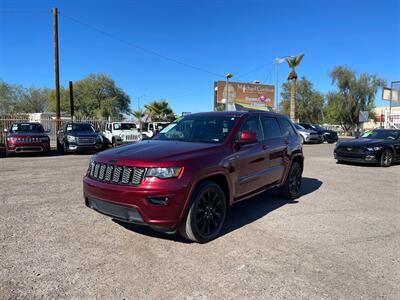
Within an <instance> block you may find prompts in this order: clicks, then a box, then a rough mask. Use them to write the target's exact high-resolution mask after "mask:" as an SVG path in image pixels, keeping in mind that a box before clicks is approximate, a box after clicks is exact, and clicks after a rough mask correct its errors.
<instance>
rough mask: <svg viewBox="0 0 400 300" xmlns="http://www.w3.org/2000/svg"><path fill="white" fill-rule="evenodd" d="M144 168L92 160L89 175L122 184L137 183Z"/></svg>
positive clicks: (141, 177)
mask: <svg viewBox="0 0 400 300" xmlns="http://www.w3.org/2000/svg"><path fill="white" fill-rule="evenodd" d="M144 172H145V169H144V168H136V167H127V166H117V165H112V164H103V163H99V162H92V163H91V164H90V172H89V176H90V177H91V178H93V179H96V180H98V181H104V182H111V183H116V184H124V185H139V184H140V183H141V182H142V179H143V175H144Z"/></svg>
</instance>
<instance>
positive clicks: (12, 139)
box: [7, 137, 17, 141]
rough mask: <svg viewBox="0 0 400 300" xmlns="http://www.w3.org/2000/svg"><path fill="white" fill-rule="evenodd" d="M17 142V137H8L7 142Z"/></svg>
mask: <svg viewBox="0 0 400 300" xmlns="http://www.w3.org/2000/svg"><path fill="white" fill-rule="evenodd" d="M16 140H17V138H15V137H8V138H7V141H16Z"/></svg>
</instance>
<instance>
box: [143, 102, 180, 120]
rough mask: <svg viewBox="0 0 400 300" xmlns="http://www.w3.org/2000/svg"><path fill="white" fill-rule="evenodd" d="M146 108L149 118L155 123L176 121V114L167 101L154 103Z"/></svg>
mask: <svg viewBox="0 0 400 300" xmlns="http://www.w3.org/2000/svg"><path fill="white" fill-rule="evenodd" d="M144 107H145V108H146V113H147V115H148V117H149V118H150V119H151V120H153V121H156V122H157V121H167V122H171V121H173V120H174V119H175V115H174V112H173V110H172V109H171V108H170V106H169V104H168V102H167V101H166V100H159V101H153V102H150V103H148V104H146V105H145V106H144Z"/></svg>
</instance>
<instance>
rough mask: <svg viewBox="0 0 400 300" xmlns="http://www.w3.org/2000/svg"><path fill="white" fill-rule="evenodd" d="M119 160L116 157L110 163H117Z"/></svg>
mask: <svg viewBox="0 0 400 300" xmlns="http://www.w3.org/2000/svg"><path fill="white" fill-rule="evenodd" d="M116 162H117V160H116V159H110V161H109V163H116Z"/></svg>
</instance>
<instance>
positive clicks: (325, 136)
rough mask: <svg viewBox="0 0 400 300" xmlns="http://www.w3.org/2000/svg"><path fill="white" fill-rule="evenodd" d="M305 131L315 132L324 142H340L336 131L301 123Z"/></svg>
mask: <svg viewBox="0 0 400 300" xmlns="http://www.w3.org/2000/svg"><path fill="white" fill-rule="evenodd" d="M299 124H300V125H301V126H303V127H304V128H305V129H308V130H314V131H316V132H318V134H319V135H320V136H321V137H322V142H328V143H329V144H333V143H334V142H337V141H338V135H337V133H336V132H335V131H333V130H329V129H326V128H324V127H322V126H320V125H318V124H307V123H299Z"/></svg>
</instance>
